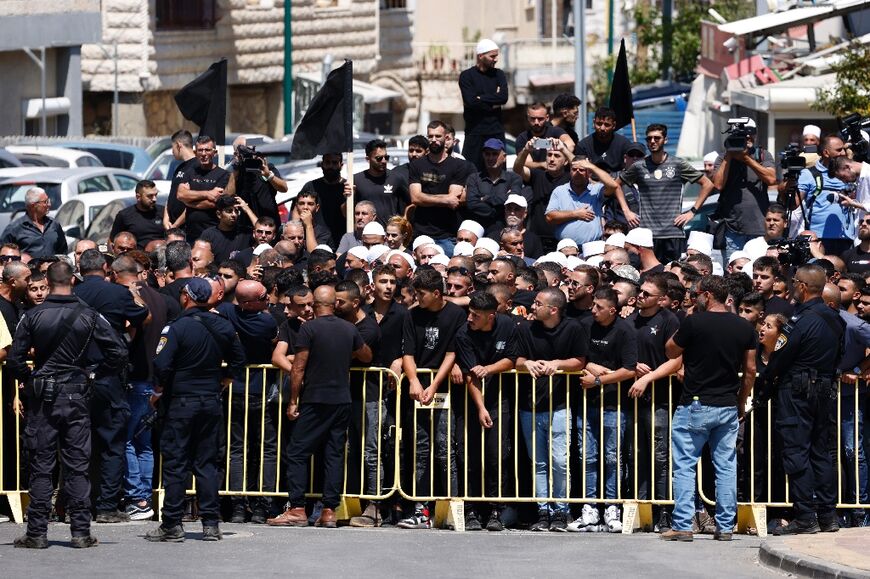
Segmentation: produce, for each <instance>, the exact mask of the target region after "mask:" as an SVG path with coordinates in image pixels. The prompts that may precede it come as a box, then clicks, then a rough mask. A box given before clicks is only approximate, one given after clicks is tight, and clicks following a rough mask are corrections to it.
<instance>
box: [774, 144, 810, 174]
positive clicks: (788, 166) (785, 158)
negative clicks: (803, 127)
mask: <svg viewBox="0 0 870 579" xmlns="http://www.w3.org/2000/svg"><path fill="white" fill-rule="evenodd" d="M779 166H780V168H781V169H782V178H783V179H784V180H786V181H796V180H797V178H798V176H799V175H800V174H801V171H803V170H804V169H805V168H806V166H807V159H806V157H804V156H802V155H801V146H800V145H799V144H798V143H789V144H788V146H787V147H786V148H785V149H783V150H782V151H780V153H779Z"/></svg>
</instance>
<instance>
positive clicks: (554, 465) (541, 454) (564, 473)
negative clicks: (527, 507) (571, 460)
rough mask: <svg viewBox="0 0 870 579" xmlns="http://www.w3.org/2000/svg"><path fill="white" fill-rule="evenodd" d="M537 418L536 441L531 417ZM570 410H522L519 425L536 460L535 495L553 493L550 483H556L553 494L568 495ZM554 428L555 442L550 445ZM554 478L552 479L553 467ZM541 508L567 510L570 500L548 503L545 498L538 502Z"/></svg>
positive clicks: (564, 511)
mask: <svg viewBox="0 0 870 579" xmlns="http://www.w3.org/2000/svg"><path fill="white" fill-rule="evenodd" d="M533 416H534V421H535V434H534V444H533V441H532V417H533ZM570 421H571V413H570V412H569V411H568V410H567V409H566V408H562V409H559V410H553V413H552V415H550V414H549V413H548V412H546V411H544V412H534V413H533V412H531V411H529V410H520V428H522V429H523V438H524V439H525V441H526V450H527V451H528V453H529V458H532V459H533V460H534V463H535V496H536V497H547V496H550V495H551V493H550V484H552V486H553V491H552V496H553V497H555V498H564V497H567V496H568V440H569V439H570V434H571V432H570V430H571V427H570ZM551 429H552V438H553V446H552V447H550V436H551ZM551 469H552V473H553V478H552V480H550V470H551ZM538 509H539V510H548V511H550V512H551V513H553V512H563V513H567V512H568V503H564V502H558V503H553V504H552V505H548V504H547V502H546V501H541V502H538Z"/></svg>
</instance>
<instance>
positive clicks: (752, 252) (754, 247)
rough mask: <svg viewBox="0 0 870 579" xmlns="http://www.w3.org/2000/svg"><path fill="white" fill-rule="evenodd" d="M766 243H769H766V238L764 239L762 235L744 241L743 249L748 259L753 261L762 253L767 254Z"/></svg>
mask: <svg viewBox="0 0 870 579" xmlns="http://www.w3.org/2000/svg"><path fill="white" fill-rule="evenodd" d="M768 245H770V244H769V243H767V240H766V239H764V237H756V238H754V239H750V240H749V241H747V242H746V245H744V246H743V251H745V252H746V255H748V256H749V259H751V260H752V261H755V260H756V259H758V258H759V257H761V256H762V255H766V254H767V246H768Z"/></svg>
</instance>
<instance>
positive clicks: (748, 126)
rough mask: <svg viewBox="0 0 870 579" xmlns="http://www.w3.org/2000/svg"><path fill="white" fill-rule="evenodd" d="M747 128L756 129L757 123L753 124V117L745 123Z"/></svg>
mask: <svg viewBox="0 0 870 579" xmlns="http://www.w3.org/2000/svg"><path fill="white" fill-rule="evenodd" d="M746 128H747V129H757V128H758V125H756V124H755V119H749V122H747V123H746Z"/></svg>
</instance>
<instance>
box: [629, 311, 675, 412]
mask: <svg viewBox="0 0 870 579" xmlns="http://www.w3.org/2000/svg"><path fill="white" fill-rule="evenodd" d="M626 321H627V322H628V323H629V324H630V325H631V326H633V327H634V330H635V332H636V333H637V361H638V363H640V364H646V365H647V366H649V367H650V369H651V370H655V369H656V368H658V367H659V366H661V365H662V364H664V363H665V362H667V361H668V356H667V354H665V344H667V343H668V340H669V339H670V338H671V337H672V336H673V335H674V333H675V332H676V331H677V330H678V329H680V320H678V319H677V316H675V315H674V313H673V312H671V311H669V310H659V311H658V312H656V313H655V314H653V315H652V316H650V317H648V318H647V317H644V316H642V315H640V312H639V311H636V312H634V313H633V314H631V315H630V316H628V318H627V319H626ZM669 382H670V380H669V379H668V378H662V379H661V380H656V381H655V383H654V385H650V387H649V388H647V391H646V393H645V394H644V399H645V400H647V401H649V400H652V399H653V393H655V403H656V404H661V403H667V401H668V384H669ZM674 384H675V385H676V384H677V382H676V380H675V381H674ZM677 394H678V393H677V391H676V390H675V396H677ZM677 397H678V396H677Z"/></svg>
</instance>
